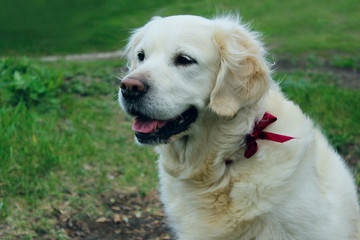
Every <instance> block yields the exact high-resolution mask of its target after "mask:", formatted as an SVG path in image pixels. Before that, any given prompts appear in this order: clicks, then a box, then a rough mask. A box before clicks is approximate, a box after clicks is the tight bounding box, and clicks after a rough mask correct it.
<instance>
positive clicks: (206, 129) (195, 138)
mask: <svg viewBox="0 0 360 240" xmlns="http://www.w3.org/2000/svg"><path fill="white" fill-rule="evenodd" d="M263 101H264V100H262V101H261V102H259V103H258V104H256V105H253V106H248V107H245V108H242V109H240V111H239V112H238V113H237V114H236V115H235V116H234V117H232V118H224V117H219V116H217V115H216V114H215V113H213V112H212V111H211V110H206V111H204V112H202V113H200V114H199V117H198V120H197V122H196V123H195V124H194V125H193V126H192V127H191V129H190V130H189V131H188V132H187V135H183V136H180V137H178V138H177V139H176V140H174V141H172V142H170V143H168V144H166V145H162V146H159V147H157V151H158V153H159V154H160V159H159V161H160V164H161V167H162V168H163V169H164V170H165V171H166V172H167V174H169V175H171V176H173V177H175V178H178V179H182V180H191V181H195V182H205V181H206V182H207V183H211V182H217V181H219V180H220V179H221V178H222V177H223V176H224V173H225V172H226V170H227V168H228V167H229V166H228V165H229V164H228V163H229V159H231V161H233V160H236V161H241V159H239V158H242V157H243V154H244V151H245V139H246V136H247V135H248V134H249V133H250V132H251V131H252V128H253V126H254V122H255V119H257V118H259V117H261V116H262V115H263V114H264V111H265V110H264V109H263V108H262V107H261V106H263V104H262V102H263ZM232 158H234V159H232ZM213 168H214V169H215V168H216V169H222V171H216V173H215V172H212V170H211V169H213ZM200 176H201V179H200ZM204 176H205V177H207V179H202V178H204ZM209 178H211V179H209Z"/></svg>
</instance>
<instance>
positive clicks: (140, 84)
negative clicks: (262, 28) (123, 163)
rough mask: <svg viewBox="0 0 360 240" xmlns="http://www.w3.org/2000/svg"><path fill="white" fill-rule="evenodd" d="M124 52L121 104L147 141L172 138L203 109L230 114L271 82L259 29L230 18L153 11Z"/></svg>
mask: <svg viewBox="0 0 360 240" xmlns="http://www.w3.org/2000/svg"><path fill="white" fill-rule="evenodd" d="M125 53H126V55H127V58H128V62H129V73H128V75H127V76H126V77H124V78H123V80H122V82H121V87H120V90H119V103H120V106H121V107H122V108H123V110H124V111H125V112H127V113H128V114H130V115H132V116H135V117H136V118H135V122H134V125H133V130H134V131H135V132H136V137H137V140H138V141H139V142H140V143H144V144H153V143H166V142H168V141H169V139H170V138H171V137H172V136H174V135H178V134H180V133H182V132H184V131H186V130H188V129H189V128H190V126H191V124H194V122H196V120H197V117H198V113H199V111H204V110H205V109H211V110H212V111H213V112H215V113H216V114H218V115H219V116H223V117H232V116H234V115H235V114H236V113H237V112H238V111H239V110H240V109H241V108H243V107H246V106H249V105H252V104H255V103H257V102H258V101H259V100H260V99H261V97H262V96H263V95H264V93H265V92H266V91H267V90H268V88H269V82H270V70H269V67H268V65H267V62H266V61H265V59H264V53H265V52H264V50H263V47H262V45H261V43H260V42H259V41H258V40H257V35H256V33H253V32H250V31H249V30H248V29H247V28H246V27H244V26H243V25H240V24H239V21H238V20H237V19H235V18H231V17H224V18H217V19H214V20H208V19H205V18H201V17H196V16H172V17H166V18H160V17H156V18H153V19H152V20H151V21H150V22H149V23H147V24H146V25H145V26H144V27H142V28H140V29H138V30H136V31H135V32H134V33H133V35H132V36H131V38H130V41H129V43H128V45H127V47H126V49H125Z"/></svg>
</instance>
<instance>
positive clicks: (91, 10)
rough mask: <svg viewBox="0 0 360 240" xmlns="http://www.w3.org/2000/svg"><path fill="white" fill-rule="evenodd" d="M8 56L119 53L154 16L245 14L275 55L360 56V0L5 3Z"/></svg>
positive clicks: (4, 51)
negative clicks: (132, 32) (130, 35)
mask: <svg viewBox="0 0 360 240" xmlns="http://www.w3.org/2000/svg"><path fill="white" fill-rule="evenodd" d="M0 4H1V8H0V36H1V38H0V56H1V55H19V54H20V55H53V54H65V53H79V52H89V51H111V50H115V49H119V48H120V47H122V46H123V45H124V39H126V38H127V36H128V33H129V29H132V28H136V27H139V26H141V25H143V24H144V23H145V22H146V21H148V20H149V19H150V18H151V17H152V16H154V15H159V16H167V15H174V14H195V15H202V16H205V17H213V16H214V15H216V14H219V13H220V14H222V13H228V12H239V13H240V14H241V16H242V18H243V20H244V21H245V22H251V23H252V25H253V26H254V28H255V29H256V30H258V31H260V32H262V33H264V36H265V40H266V43H267V45H268V46H269V47H271V48H272V49H274V51H275V52H280V53H297V54H302V53H304V51H311V52H316V53H324V54H329V53H328V52H327V51H331V52H332V53H354V52H356V51H357V52H359V51H360V46H359V44H358V42H359V34H360V33H359V22H360V19H359V18H360V17H359V12H360V6H359V5H360V4H359V1H358V0H346V1H334V0H317V1H303V0H293V1H280V0H264V1H253V0H242V1H237V0H236V1H235V0H224V1H216V0H204V1H189V0H167V1H164V0H157V1H145V0H138V1H136V2H134V1H132V0H103V1H96V0H62V1H49V0H33V1H29V0H13V1H7V0H1V1H0Z"/></svg>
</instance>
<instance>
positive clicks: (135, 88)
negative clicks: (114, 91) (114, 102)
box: [120, 77, 149, 98]
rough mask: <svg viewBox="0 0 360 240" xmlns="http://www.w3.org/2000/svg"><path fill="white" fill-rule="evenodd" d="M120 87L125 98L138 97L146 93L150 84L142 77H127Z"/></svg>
mask: <svg viewBox="0 0 360 240" xmlns="http://www.w3.org/2000/svg"><path fill="white" fill-rule="evenodd" d="M120 88H121V93H122V95H123V97H124V98H137V97H140V96H142V95H144V94H145V93H146V92H147V91H148V88H149V86H148V85H147V84H146V83H145V82H144V81H142V80H141V79H138V78H133V77H127V78H125V79H123V80H122V81H121V84H120Z"/></svg>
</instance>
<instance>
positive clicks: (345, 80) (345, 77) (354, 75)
mask: <svg viewBox="0 0 360 240" xmlns="http://www.w3.org/2000/svg"><path fill="white" fill-rule="evenodd" d="M274 69H275V71H279V72H294V71H312V72H318V73H327V74H332V75H334V76H335V77H336V78H337V79H338V82H337V84H338V85H339V86H341V87H346V88H355V89H360V71H359V69H354V68H351V67H337V66H334V65H332V64H331V63H330V62H327V61H326V60H322V61H320V62H311V61H305V60H295V61H290V60H289V59H279V60H277V61H276V63H275V66H274Z"/></svg>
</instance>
